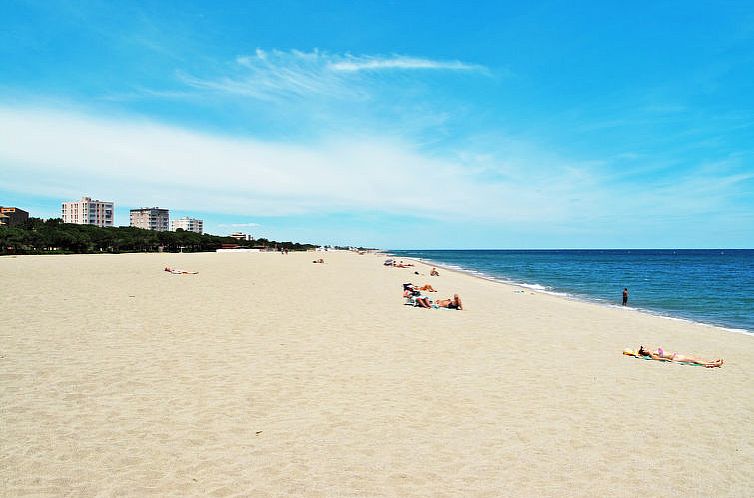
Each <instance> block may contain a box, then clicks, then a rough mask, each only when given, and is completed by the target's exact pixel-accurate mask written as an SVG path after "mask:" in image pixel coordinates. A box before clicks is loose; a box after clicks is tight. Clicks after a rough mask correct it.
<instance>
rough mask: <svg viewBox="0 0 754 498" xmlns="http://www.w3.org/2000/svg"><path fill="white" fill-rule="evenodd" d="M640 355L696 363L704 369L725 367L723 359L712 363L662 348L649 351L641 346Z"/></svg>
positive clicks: (655, 358)
mask: <svg viewBox="0 0 754 498" xmlns="http://www.w3.org/2000/svg"><path fill="white" fill-rule="evenodd" d="M638 354H639V356H643V357H646V358H652V359H653V360H659V361H677V362H683V363H694V364H696V365H702V366H703V367H707V368H715V367H721V366H723V359H722V358H717V359H715V360H711V361H710V360H705V359H703V358H699V357H698V356H694V355H690V354H681V353H671V352H670V351H665V350H664V349H662V348H657V349H654V350H652V349H647V348H645V347H644V346H639V351H638Z"/></svg>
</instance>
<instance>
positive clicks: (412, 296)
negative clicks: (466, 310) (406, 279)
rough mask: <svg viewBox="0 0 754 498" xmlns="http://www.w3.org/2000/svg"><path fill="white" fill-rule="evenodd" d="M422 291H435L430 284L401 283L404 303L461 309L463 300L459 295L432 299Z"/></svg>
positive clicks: (426, 306)
mask: <svg viewBox="0 0 754 498" xmlns="http://www.w3.org/2000/svg"><path fill="white" fill-rule="evenodd" d="M422 291H427V292H437V291H436V290H435V289H434V288H433V287H432V286H431V285H430V284H424V285H421V286H416V285H414V284H411V283H407V284H403V297H404V298H405V299H406V304H411V305H413V306H416V307H418V308H426V309H430V308H447V309H449V310H462V309H463V302H462V301H461V296H459V295H458V294H453V297H452V298H448V299H435V300H434V301H433V300H432V299H430V298H429V296H426V295H424V294H422Z"/></svg>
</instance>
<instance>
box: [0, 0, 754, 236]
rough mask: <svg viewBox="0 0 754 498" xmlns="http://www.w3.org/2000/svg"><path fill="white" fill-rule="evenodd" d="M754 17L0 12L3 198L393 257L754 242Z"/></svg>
mask: <svg viewBox="0 0 754 498" xmlns="http://www.w3.org/2000/svg"><path fill="white" fill-rule="evenodd" d="M753 144H754V4H752V3H751V2H740V3H738V2H721V3H718V4H712V3H709V2H689V1H685V2H657V1H654V2H631V3H630V4H626V3H625V2H604V1H600V2H565V1H562V2H561V1H553V2H537V3H533V4H531V5H528V4H527V3H526V2H502V1H495V2H473V3H470V4H468V5H467V4H462V3H459V2H441V1H432V2H391V1H380V2H367V1H360V2H353V1H344V2H304V1H296V2H294V1H280V0H277V1H270V2H265V1H258V2H246V1H241V2H222V1H219V2H187V1H181V2H168V1H160V2H136V1H134V2H104V1H103V2H96V1H66V2H56V1H48V0H41V1H17V0H6V1H4V2H2V3H0V171H2V176H1V177H0V178H1V179H0V204H2V205H16V206H18V207H21V208H23V209H27V210H28V211H30V212H31V213H32V215H35V216H39V217H43V218H46V217H58V216H60V203H61V202H62V201H65V200H75V199H78V198H79V197H81V196H82V195H89V196H92V197H95V198H98V199H102V200H109V201H114V202H115V203H116V224H122V225H125V224H127V223H128V209H131V208H135V207H142V206H160V207H167V208H169V209H170V210H171V216H173V217H179V216H192V217H198V218H202V219H204V220H205V227H206V230H207V231H208V232H210V233H215V234H224V233H230V232H233V231H238V230H242V231H246V232H249V233H252V234H253V235H255V236H257V237H267V238H271V239H276V240H294V241H302V242H313V243H324V244H352V245H365V246H373V247H382V248H394V249H399V248H624V247H625V248H644V247H659V248H665V247H669V248H700V247H701V248H705V247H746V248H751V247H754V146H753Z"/></svg>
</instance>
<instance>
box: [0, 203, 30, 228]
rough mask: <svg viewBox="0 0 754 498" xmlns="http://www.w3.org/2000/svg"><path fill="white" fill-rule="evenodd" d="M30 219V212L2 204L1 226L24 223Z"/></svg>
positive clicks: (0, 207)
mask: <svg viewBox="0 0 754 498" xmlns="http://www.w3.org/2000/svg"><path fill="white" fill-rule="evenodd" d="M28 219H29V213H27V212H26V211H24V210H23V209H18V208H17V207H3V206H0V226H9V227H13V226H18V225H23V224H24V223H25V222H26V220H28Z"/></svg>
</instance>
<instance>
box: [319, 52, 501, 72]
mask: <svg viewBox="0 0 754 498" xmlns="http://www.w3.org/2000/svg"><path fill="white" fill-rule="evenodd" d="M327 67H328V68H329V69H332V70H334V71H345V72H355V71H383V70H404V71H410V70H414V69H420V70H445V71H477V72H487V70H486V68H484V66H480V65H475V64H466V63H464V62H461V61H436V60H431V59H422V58H417V57H406V56H400V55H395V56H392V57H374V56H352V55H346V56H344V57H342V58H340V60H334V61H332V62H329V63H328V64H327Z"/></svg>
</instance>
